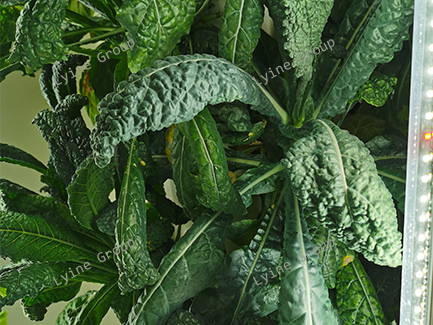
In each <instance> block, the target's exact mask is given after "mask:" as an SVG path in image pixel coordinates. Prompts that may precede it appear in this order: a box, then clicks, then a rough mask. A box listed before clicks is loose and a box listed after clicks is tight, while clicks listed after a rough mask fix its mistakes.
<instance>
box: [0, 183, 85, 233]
mask: <svg viewBox="0 0 433 325" xmlns="http://www.w3.org/2000/svg"><path fill="white" fill-rule="evenodd" d="M0 193H2V194H1V195H0V206H2V209H3V210H8V211H14V212H19V213H24V214H27V215H39V216H41V217H42V218H44V219H45V221H47V222H56V223H58V224H62V223H64V221H66V222H67V225H68V226H71V227H72V228H74V229H78V225H77V223H76V221H75V219H74V218H73V216H72V215H71V214H70V212H69V209H68V207H67V206H66V205H64V204H63V203H62V202H60V200H59V199H57V198H55V197H46V196H41V195H38V194H36V193H34V192H32V191H30V190H28V189H26V188H24V187H22V186H20V185H18V184H15V183H13V182H11V181H8V180H6V179H0Z"/></svg>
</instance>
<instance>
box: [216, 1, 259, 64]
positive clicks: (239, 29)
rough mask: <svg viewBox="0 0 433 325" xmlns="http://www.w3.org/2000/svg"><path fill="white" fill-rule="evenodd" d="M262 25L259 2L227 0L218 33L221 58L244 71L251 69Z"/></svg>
mask: <svg viewBox="0 0 433 325" xmlns="http://www.w3.org/2000/svg"><path fill="white" fill-rule="evenodd" d="M262 23H263V5H262V4H261V3H260V1H259V0H227V2H226V4H225V7H224V13H223V16H222V18H221V28H220V30H219V32H218V39H219V43H218V47H219V54H220V56H221V57H223V58H225V59H226V60H228V61H230V62H231V63H233V64H237V65H238V66H240V67H241V68H242V69H247V68H249V67H250V64H251V59H252V57H253V52H254V49H255V48H256V46H257V44H258V42H259V37H260V28H261V27H262Z"/></svg>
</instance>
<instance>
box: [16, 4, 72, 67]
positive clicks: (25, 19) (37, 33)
mask: <svg viewBox="0 0 433 325" xmlns="http://www.w3.org/2000/svg"><path fill="white" fill-rule="evenodd" d="M67 6H68V1H66V0H31V1H30V2H27V3H26V5H25V6H24V8H23V10H22V11H21V13H20V17H19V18H18V20H17V32H16V36H15V43H14V48H13V50H12V55H11V57H10V59H9V61H10V62H11V63H14V62H24V63H25V64H26V65H27V66H29V67H31V68H34V69H39V68H41V67H42V66H43V65H44V64H47V63H50V62H53V61H56V60H65V59H66V53H67V51H68V48H67V46H66V45H65V44H64V43H63V41H62V36H63V30H62V28H61V24H62V21H63V19H64V18H65V11H66V7H67Z"/></svg>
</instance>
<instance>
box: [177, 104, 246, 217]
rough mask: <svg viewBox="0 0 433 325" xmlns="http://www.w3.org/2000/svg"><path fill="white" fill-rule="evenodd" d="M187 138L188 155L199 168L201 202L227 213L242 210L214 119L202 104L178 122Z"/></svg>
mask: <svg viewBox="0 0 433 325" xmlns="http://www.w3.org/2000/svg"><path fill="white" fill-rule="evenodd" d="M178 126H179V129H180V131H181V132H182V133H183V134H184V135H185V137H186V141H188V142H189V144H190V148H191V151H190V152H187V153H186V154H187V155H191V156H192V157H193V159H194V160H195V163H196V166H197V168H198V184H199V186H200V189H201V190H200V191H198V192H197V193H196V197H197V199H198V201H199V202H200V204H202V205H204V206H205V207H207V208H211V209H213V210H214V211H222V212H223V213H227V214H245V213H246V212H247V211H246V208H245V206H244V205H243V203H242V200H241V197H240V195H239V193H238V192H237V191H236V190H235V188H234V187H233V185H232V182H231V180H230V176H229V174H228V171H229V170H228V165H227V158H226V156H225V153H224V147H223V142H222V140H221V136H220V135H219V133H218V130H217V126H216V123H215V120H214V119H213V117H212V115H211V114H210V113H209V110H208V109H207V108H205V109H204V110H202V111H201V112H199V113H198V114H197V115H196V116H195V117H194V118H193V119H192V120H191V121H188V122H184V123H181V124H179V125H178Z"/></svg>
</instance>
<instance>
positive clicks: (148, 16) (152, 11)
mask: <svg viewBox="0 0 433 325" xmlns="http://www.w3.org/2000/svg"><path fill="white" fill-rule="evenodd" d="M194 13H195V2H194V1H193V0H171V1H167V0H161V1H152V0H125V1H124V2H123V4H122V7H121V8H120V9H119V12H118V14H117V19H118V20H119V22H120V23H121V24H122V26H123V27H125V28H126V30H127V31H128V33H129V35H130V36H131V37H132V39H133V41H134V42H136V43H137V44H135V46H134V47H133V48H132V50H131V51H128V66H129V69H130V70H131V72H137V71H138V70H140V69H144V68H146V67H148V66H150V65H152V64H153V62H155V60H157V59H162V58H164V57H166V56H167V55H170V54H171V52H172V51H173V50H174V47H175V46H176V44H177V43H178V42H179V41H180V38H181V37H182V36H183V35H186V34H188V33H189V29H190V27H191V24H192V22H193V20H194Z"/></svg>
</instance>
